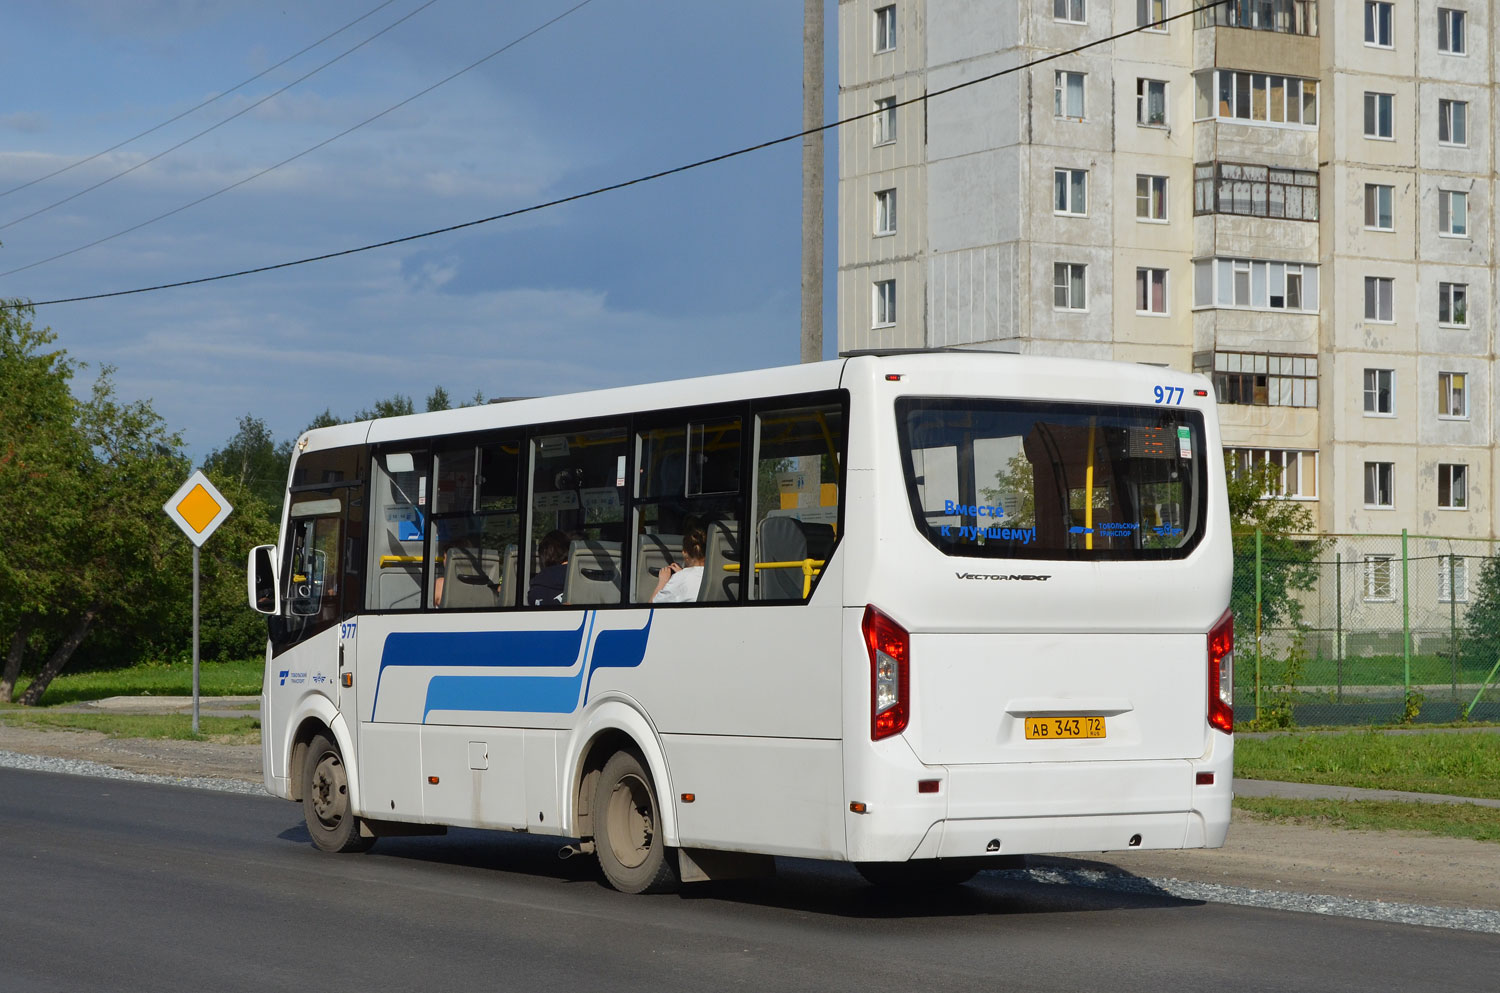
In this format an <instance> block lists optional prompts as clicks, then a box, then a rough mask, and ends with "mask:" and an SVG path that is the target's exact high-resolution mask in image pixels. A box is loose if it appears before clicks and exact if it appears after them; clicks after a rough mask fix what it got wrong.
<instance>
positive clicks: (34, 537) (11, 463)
mask: <svg viewBox="0 0 1500 993" xmlns="http://www.w3.org/2000/svg"><path fill="white" fill-rule="evenodd" d="M80 369H81V366H80V364H79V363H77V362H75V361H74V360H72V359H70V358H69V357H68V355H67V353H66V351H65V350H63V349H62V348H60V347H58V346H57V344H56V339H55V336H54V335H53V334H52V333H51V331H49V330H47V329H44V328H37V327H35V326H34V324H33V313H32V311H31V310H30V309H28V308H26V307H24V306H15V307H13V308H10V309H3V310H0V398H3V401H4V402H3V403H0V515H3V519H4V520H5V522H6V527H5V528H4V529H0V650H3V651H4V652H5V657H4V663H3V667H0V701H5V702H8V701H10V700H11V699H12V698H13V697H14V696H15V690H16V686H17V684H18V681H19V680H20V679H21V677H23V676H26V675H30V676H32V677H33V678H32V680H31V682H30V684H29V685H28V686H27V687H26V690H25V692H24V694H23V695H22V696H21V702H22V703H25V704H35V703H37V702H39V701H40V700H41V699H42V697H43V695H44V694H45V692H46V690H47V686H48V685H49V684H50V683H51V681H52V680H53V678H55V677H56V676H57V675H58V674H59V673H60V672H62V671H64V669H65V668H67V667H68V666H70V665H75V666H76V665H80V664H88V665H95V666H100V667H113V666H118V665H129V664H133V663H136V662H140V661H147V660H156V659H166V660H177V659H180V658H184V657H187V656H188V655H189V654H190V652H191V644H192V640H191V639H192V552H193V549H192V544H191V543H190V542H189V541H188V540H187V539H186V538H185V537H184V536H183V535H182V533H181V532H180V531H179V530H178V529H177V527H176V525H174V524H173V523H172V522H171V520H170V519H169V518H168V517H167V516H166V514H164V513H163V512H162V506H163V504H165V503H166V501H167V499H168V498H169V497H170V496H171V494H172V493H173V492H174V491H175V490H176V489H177V488H178V487H179V486H180V485H181V484H182V481H183V480H184V479H186V478H187V476H188V475H189V474H190V473H191V471H192V468H193V466H192V461H191V459H189V457H188V456H187V454H186V452H185V450H184V446H183V442H182V438H181V436H180V435H179V434H178V433H177V432H175V431H173V430H171V429H170V428H169V427H168V425H167V424H166V423H165V422H164V421H163V420H162V418H161V417H160V416H159V415H158V414H157V413H156V412H155V410H153V409H152V407H151V404H150V403H149V402H148V401H144V400H137V401H126V400H123V399H121V398H120V397H119V396H118V395H117V393H116V390H115V387H114V384H113V381H112V378H111V370H110V369H108V368H104V369H101V370H99V371H98V374H97V376H96V378H95V380H94V382H93V383H92V385H91V386H90V387H89V388H88V389H87V390H86V392H85V393H84V394H83V395H82V398H80V396H79V395H77V394H75V382H74V381H75V379H76V378H77V377H78V375H79V372H80ZM475 402H483V399H482V395H481V394H478V393H476V395H475ZM426 405H427V409H429V410H440V409H447V408H448V407H449V406H451V405H452V403H451V400H450V398H449V394H448V392H447V390H446V389H444V388H443V387H442V386H441V385H439V386H437V387H436V388H435V389H434V390H433V392H432V393H431V394H430V395H429V396H428V397H427V399H426ZM414 412H415V407H414V405H413V403H412V400H411V398H410V397H409V396H406V395H404V394H400V393H397V394H394V395H392V396H391V397H388V398H386V399H383V400H377V401H376V402H375V403H374V405H373V406H372V407H370V408H368V409H365V410H361V411H359V413H358V414H357V415H356V417H355V420H363V419H368V418H373V417H394V416H400V415H403V414H410V413H414ZM341 423H345V422H344V419H343V418H341V417H338V416H336V415H335V414H334V413H333V411H332V410H331V409H325V410H324V411H323V412H322V413H320V414H317V415H315V416H314V417H313V418H312V421H311V423H310V424H309V425H308V429H309V430H310V429H312V428H316V427H326V426H331V425H335V424H341ZM293 443H294V441H293V439H288V440H284V441H280V442H278V441H277V440H276V439H275V437H274V436H273V435H272V432H271V430H270V428H269V427H268V426H267V424H266V422H265V421H264V420H262V419H261V418H259V417H257V416H255V415H254V414H252V413H246V414H245V415H244V416H243V417H241V418H240V420H239V424H238V429H237V430H236V432H235V433H234V435H233V436H232V437H230V438H229V439H228V440H227V441H226V442H225V443H224V444H223V445H222V446H220V447H218V448H216V449H214V450H213V451H212V452H211V453H210V454H209V455H208V457H207V458H206V459H205V460H204V462H203V465H202V468H203V470H204V472H205V473H206V474H207V475H208V477H209V478H210V479H211V480H212V481H213V483H214V485H215V486H217V487H218V489H219V490H220V491H221V492H222V493H223V494H224V496H225V497H226V498H227V499H228V500H229V502H230V503H231V504H232V505H233V507H234V512H233V513H231V514H230V516H229V517H228V518H226V519H225V520H224V522H223V523H222V524H221V526H220V527H219V528H218V529H217V530H216V531H215V532H214V534H213V535H212V536H211V537H210V538H209V539H208V541H207V542H205V543H204V545H203V548H202V551H201V561H200V566H201V583H200V631H201V638H200V647H201V657H202V658H204V659H206V660H210V661H211V660H214V659H227V658H244V657H246V656H251V655H258V654H259V653H260V652H262V651H263V650H264V646H265V637H266V631H265V622H264V619H263V618H262V617H261V616H260V615H259V614H256V613H254V612H253V611H251V610H250V609H249V608H248V607H247V606H246V604H245V602H244V597H245V579H244V575H245V559H246V555H247V553H248V551H249V549H250V548H251V547H253V546H254V545H258V544H267V543H273V542H275V541H276V538H277V529H278V527H279V521H280V517H281V508H282V503H283V501H284V499H285V495H286V484H287V470H288V467H289V465H290V462H291V456H292V450H293Z"/></svg>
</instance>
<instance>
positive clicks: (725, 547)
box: [630, 415, 743, 603]
mask: <svg viewBox="0 0 1500 993" xmlns="http://www.w3.org/2000/svg"><path fill="white" fill-rule="evenodd" d="M668 416H669V417H670V415H668ZM742 435H743V418H742V417H740V416H738V415H735V416H728V417H723V416H718V417H701V418H700V417H694V418H692V419H690V420H689V419H686V418H682V419H676V420H668V421H667V423H665V424H662V425H660V426H656V427H648V428H644V429H641V430H639V431H637V433H636V449H635V452H636V462H635V464H636V488H635V493H634V497H635V499H634V508H635V525H634V527H633V529H632V531H633V533H634V535H635V558H634V559H633V560H632V561H633V562H634V568H633V570H632V573H631V576H632V578H631V589H630V600H631V602H632V603H651V602H653V600H654V597H655V596H656V593H657V589H658V586H659V585H660V581H661V570H663V569H670V568H671V567H672V566H673V565H677V566H681V567H683V568H692V567H695V566H696V567H697V568H699V569H701V570H702V572H701V573H698V574H697V576H698V583H697V592H696V598H695V599H687V598H688V597H689V596H691V595H692V587H691V586H690V585H683V586H677V587H674V588H673V590H671V591H665V590H664V591H663V594H662V595H663V597H664V599H665V598H671V600H672V602H678V603H718V602H726V601H736V600H739V599H740V588H741V577H740V558H741V556H740V554H739V539H738V535H739V520H740V515H741V513H742V511H741V509H740V507H741V501H742V494H741V487H740V476H741V471H740V452H741V444H740V439H741V437H742ZM684 538H688V539H689V540H688V541H687V542H686V543H685V542H684ZM699 542H701V544H702V548H701V550H699V549H698V544H699ZM687 546H691V549H690V548H689V547H687ZM691 554H698V555H701V561H700V560H697V559H694V558H692V557H690V555H691ZM692 575H694V574H692V573H690V574H689V577H691V576H692ZM685 578H688V577H685ZM678 582H679V584H681V583H683V580H679V581H678Z"/></svg>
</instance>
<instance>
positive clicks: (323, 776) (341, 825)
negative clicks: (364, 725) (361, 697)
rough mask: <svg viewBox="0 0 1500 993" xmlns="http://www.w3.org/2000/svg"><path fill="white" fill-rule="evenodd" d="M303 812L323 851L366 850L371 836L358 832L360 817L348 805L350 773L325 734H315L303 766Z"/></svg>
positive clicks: (308, 829)
mask: <svg viewBox="0 0 1500 993" xmlns="http://www.w3.org/2000/svg"><path fill="white" fill-rule="evenodd" d="M302 815H303V817H304V818H305V819H306V820H307V833H308V834H310V835H312V840H313V844H314V845H317V846H318V847H319V848H321V849H322V850H323V851H325V852H365V851H369V850H370V846H371V845H373V844H375V839H374V838H366V837H363V836H362V835H361V834H360V831H359V818H358V817H355V816H354V813H353V811H352V810H351V809H350V807H349V773H348V770H347V769H346V768H345V766H344V756H343V754H342V753H341V752H339V746H338V745H337V744H336V743H335V742H334V741H333V739H331V738H329V737H328V736H327V735H324V734H318V735H314V736H313V739H312V741H310V742H309V743H308V746H307V762H306V764H305V765H303V767H302Z"/></svg>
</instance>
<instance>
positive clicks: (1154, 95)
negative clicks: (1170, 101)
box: [1135, 79, 1167, 128]
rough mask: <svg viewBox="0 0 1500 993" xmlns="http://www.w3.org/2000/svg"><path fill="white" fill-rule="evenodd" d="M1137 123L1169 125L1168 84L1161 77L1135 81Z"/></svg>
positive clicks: (1148, 125) (1153, 125)
mask: <svg viewBox="0 0 1500 993" xmlns="http://www.w3.org/2000/svg"><path fill="white" fill-rule="evenodd" d="M1135 123H1137V124H1142V125H1145V126H1146V127H1151V128H1161V127H1166V125H1167V84H1166V83H1165V82H1164V81H1162V80H1160V79H1137V80H1136V81H1135Z"/></svg>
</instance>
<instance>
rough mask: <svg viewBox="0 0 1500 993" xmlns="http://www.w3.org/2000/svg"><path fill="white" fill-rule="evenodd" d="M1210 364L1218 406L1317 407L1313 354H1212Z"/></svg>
mask: <svg viewBox="0 0 1500 993" xmlns="http://www.w3.org/2000/svg"><path fill="white" fill-rule="evenodd" d="M1197 361H1198V360H1196V359H1195V365H1196V364H1197ZM1213 364H1214V365H1213V380H1214V390H1215V392H1216V393H1217V394H1218V398H1219V402H1220V403H1236V404H1249V405H1251V406H1256V407H1316V406H1317V405H1318V358H1317V356H1316V355H1271V354H1268V353H1264V352H1214V353H1213ZM1199 371H1207V370H1204V369H1200V370H1199Z"/></svg>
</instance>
